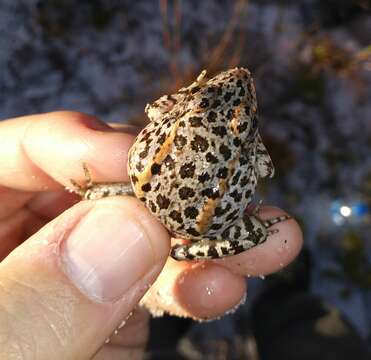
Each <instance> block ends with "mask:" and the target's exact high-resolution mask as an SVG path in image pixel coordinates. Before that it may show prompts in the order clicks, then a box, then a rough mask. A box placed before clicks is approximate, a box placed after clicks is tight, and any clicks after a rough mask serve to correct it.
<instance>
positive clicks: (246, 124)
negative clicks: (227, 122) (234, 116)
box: [237, 121, 249, 133]
mask: <svg viewBox="0 0 371 360" xmlns="http://www.w3.org/2000/svg"><path fill="white" fill-rule="evenodd" d="M248 125H249V123H248V122H247V121H245V122H243V123H242V124H240V125H238V126H237V130H238V132H239V133H242V132H244V131H245V130H246V129H247V127H248Z"/></svg>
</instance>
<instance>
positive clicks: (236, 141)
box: [233, 137, 241, 147]
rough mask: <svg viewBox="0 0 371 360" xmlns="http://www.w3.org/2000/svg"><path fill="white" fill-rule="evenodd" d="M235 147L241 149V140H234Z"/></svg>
mask: <svg viewBox="0 0 371 360" xmlns="http://www.w3.org/2000/svg"><path fill="white" fill-rule="evenodd" d="M233 145H234V146H235V147H239V146H240V145H241V139H239V138H237V137H236V138H234V139H233Z"/></svg>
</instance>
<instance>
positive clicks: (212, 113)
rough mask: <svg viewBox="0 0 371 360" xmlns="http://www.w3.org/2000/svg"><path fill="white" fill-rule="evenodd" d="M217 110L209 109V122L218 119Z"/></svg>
mask: <svg viewBox="0 0 371 360" xmlns="http://www.w3.org/2000/svg"><path fill="white" fill-rule="evenodd" d="M216 117H217V115H216V112H215V111H209V113H208V114H207V120H208V121H209V122H215V121H216Z"/></svg>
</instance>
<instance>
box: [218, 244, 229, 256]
mask: <svg viewBox="0 0 371 360" xmlns="http://www.w3.org/2000/svg"><path fill="white" fill-rule="evenodd" d="M220 250H221V251H222V254H223V255H228V254H229V251H228V249H227V248H226V247H224V246H221V247H220Z"/></svg>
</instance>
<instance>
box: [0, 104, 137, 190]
mask: <svg viewBox="0 0 371 360" xmlns="http://www.w3.org/2000/svg"><path fill="white" fill-rule="evenodd" d="M133 140H134V135H132V134H129V133H128V134H126V133H122V132H117V131H116V130H114V129H112V128H111V127H109V126H108V125H106V124H105V123H103V122H101V121H99V120H98V119H96V118H95V117H92V116H89V115H86V114H82V113H78V112H71V111H59V112H52V113H46V114H41V115H30V116H24V117H19V118H15V119H10V120H5V121H2V122H0V154H1V157H0V186H1V185H2V186H5V187H8V188H12V189H17V190H23V191H45V190H56V189H59V188H61V184H62V185H64V186H69V185H70V179H74V180H76V181H84V174H83V169H82V163H86V164H87V166H88V168H89V171H91V173H92V176H93V179H94V181H107V180H108V179H109V180H110V181H126V180H127V179H128V175H127V167H126V164H127V153H128V150H129V148H130V146H131V144H132V142H133Z"/></svg>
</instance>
